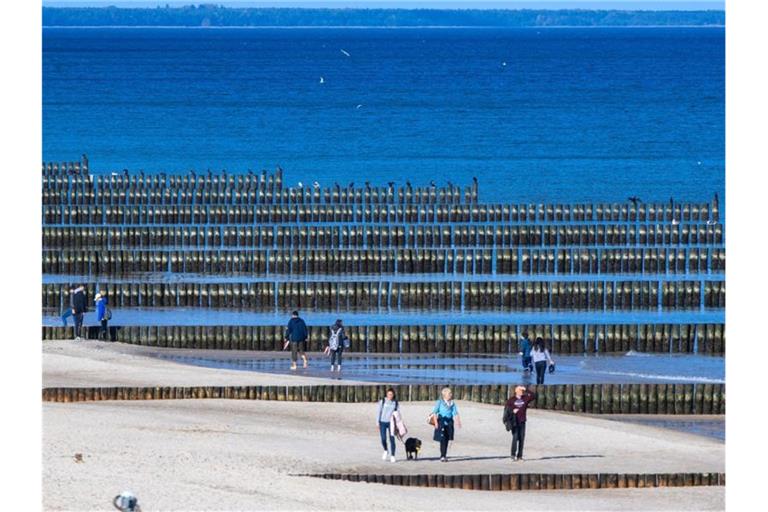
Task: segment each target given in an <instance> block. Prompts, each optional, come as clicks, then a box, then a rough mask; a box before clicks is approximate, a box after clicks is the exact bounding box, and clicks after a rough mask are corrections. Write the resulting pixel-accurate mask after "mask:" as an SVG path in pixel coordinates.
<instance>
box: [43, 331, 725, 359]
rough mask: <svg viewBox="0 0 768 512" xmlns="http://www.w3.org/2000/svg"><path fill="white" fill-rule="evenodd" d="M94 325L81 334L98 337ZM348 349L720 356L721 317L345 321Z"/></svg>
mask: <svg viewBox="0 0 768 512" xmlns="http://www.w3.org/2000/svg"><path fill="white" fill-rule="evenodd" d="M98 330H99V328H98V327H97V326H92V327H89V328H87V329H86V332H85V333H84V335H85V337H86V338H91V339H96V338H97V337H98ZM327 330H328V327H327V326H310V327H309V340H310V349H316V350H319V348H320V346H321V344H323V343H325V341H326V336H327ZM346 330H347V334H348V336H349V337H350V351H352V352H354V353H379V354H386V353H401V354H434V353H444V354H509V355H514V354H517V353H518V352H519V351H520V350H521V347H520V338H521V335H522V332H523V331H524V330H527V331H528V332H529V333H530V336H531V338H532V339H536V338H537V337H542V338H544V339H545V340H547V343H548V346H549V349H550V350H551V351H552V353H553V354H592V353H600V354H605V353H627V352H629V351H636V352H662V353H699V354H713V355H722V354H724V353H725V326H724V325H723V324H621V325H611V324H608V325H601V324H590V325H573V324H570V325H543V324H539V325H530V324H525V325H493V324H489V325H456V324H439V325H350V326H348V327H346ZM284 332H285V326H283V325H268V326H248V325H215V326H199V325H197V326H192V325H186V326H184V325H182V326H149V325H144V326H138V325H136V326H119V325H113V326H111V327H110V339H111V340H112V341H119V342H123V343H130V344H133V345H143V346H150V347H161V348H186V349H208V350H255V351H275V350H281V349H282V346H283V340H284V338H283V337H284ZM72 336H73V332H72V327H51V326H45V327H43V328H42V338H43V340H60V339H71V338H72Z"/></svg>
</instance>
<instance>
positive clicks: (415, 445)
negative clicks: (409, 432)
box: [405, 437, 421, 460]
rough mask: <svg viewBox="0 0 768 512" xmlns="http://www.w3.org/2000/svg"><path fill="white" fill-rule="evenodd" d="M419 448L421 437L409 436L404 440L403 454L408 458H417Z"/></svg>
mask: <svg viewBox="0 0 768 512" xmlns="http://www.w3.org/2000/svg"><path fill="white" fill-rule="evenodd" d="M420 450H421V439H417V438H415V437H409V438H408V439H406V440H405V455H406V456H407V457H408V460H411V459H418V458H419V451H420Z"/></svg>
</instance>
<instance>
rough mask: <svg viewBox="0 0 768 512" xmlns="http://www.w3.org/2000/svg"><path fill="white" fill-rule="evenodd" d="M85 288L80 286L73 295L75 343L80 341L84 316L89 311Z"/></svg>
mask: <svg viewBox="0 0 768 512" xmlns="http://www.w3.org/2000/svg"><path fill="white" fill-rule="evenodd" d="M87 304H88V302H87V298H86V297H85V286H80V287H78V288H77V289H76V290H75V293H74V294H73V295H72V311H73V315H72V316H73V317H74V319H75V341H80V330H81V329H82V327H83V315H85V313H86V312H87V311H88V307H87Z"/></svg>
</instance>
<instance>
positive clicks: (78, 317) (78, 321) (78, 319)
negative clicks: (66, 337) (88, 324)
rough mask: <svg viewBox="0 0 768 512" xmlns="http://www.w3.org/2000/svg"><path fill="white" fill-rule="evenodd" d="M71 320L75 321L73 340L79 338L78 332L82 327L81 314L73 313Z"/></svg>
mask: <svg viewBox="0 0 768 512" xmlns="http://www.w3.org/2000/svg"><path fill="white" fill-rule="evenodd" d="M72 318H74V319H75V338H78V337H80V330H81V329H82V327H83V314H82V313H75V314H74V315H72Z"/></svg>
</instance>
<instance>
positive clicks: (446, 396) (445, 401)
mask: <svg viewBox="0 0 768 512" xmlns="http://www.w3.org/2000/svg"><path fill="white" fill-rule="evenodd" d="M441 395H442V396H441V398H440V399H439V400H438V401H437V402H435V406H434V407H433V408H432V414H431V415H430V420H431V421H430V422H431V423H432V424H433V425H434V427H435V434H434V440H435V441H439V442H440V462H448V443H449V442H450V441H453V430H454V428H453V425H454V421H455V422H456V426H457V427H459V428H461V418H460V417H459V409H458V407H456V402H454V401H453V391H451V388H449V387H444V388H443V390H442V391H441ZM433 417H434V420H433Z"/></svg>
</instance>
